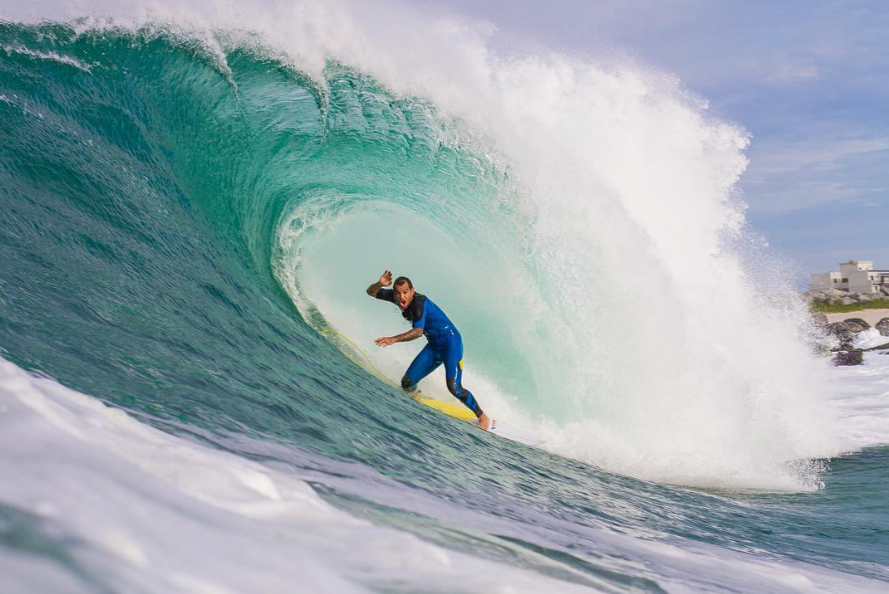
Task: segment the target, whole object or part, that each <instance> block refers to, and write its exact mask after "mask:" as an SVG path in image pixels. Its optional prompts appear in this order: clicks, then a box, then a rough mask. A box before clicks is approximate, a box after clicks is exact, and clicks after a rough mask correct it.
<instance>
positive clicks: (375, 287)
mask: <svg viewBox="0 0 889 594" xmlns="http://www.w3.org/2000/svg"><path fill="white" fill-rule="evenodd" d="M391 284H392V272H391V271H389V270H387V271H386V272H384V273H383V274H382V275H381V276H380V280H378V281H377V282H375V283H374V284H372V285H371V286H369V287H368V288H367V294H368V295H370V296H371V297H376V296H377V293H378V292H379V290H380V289H382V288H383V287H388V286H389V285H391Z"/></svg>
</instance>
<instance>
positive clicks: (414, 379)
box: [367, 270, 491, 431]
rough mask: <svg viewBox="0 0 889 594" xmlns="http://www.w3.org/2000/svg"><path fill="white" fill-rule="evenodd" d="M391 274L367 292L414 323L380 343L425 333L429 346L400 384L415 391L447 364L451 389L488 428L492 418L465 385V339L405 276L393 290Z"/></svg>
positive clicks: (383, 343)
mask: <svg viewBox="0 0 889 594" xmlns="http://www.w3.org/2000/svg"><path fill="white" fill-rule="evenodd" d="M389 285H392V273H391V272H390V271H388V270H387V271H385V272H384V273H383V274H382V276H380V280H379V281H377V282H375V283H374V284H372V285H371V286H369V287H368V288H367V294H368V295H370V296H371V297H375V298H377V299H381V300H383V301H391V302H392V303H394V304H395V305H397V306H398V307H399V308H400V309H401V316H402V317H403V318H404V319H406V320H407V321H409V322H411V326H412V327H411V329H410V330H408V331H407V332H404V333H403V334H398V335H396V336H384V337H382V338H378V339H377V340H376V343H377V345H379V346H381V347H387V346H389V345H390V344H394V343H396V342H407V341H410V340H416V339H417V338H420V336H426V340H427V341H428V342H427V343H426V346H425V347H423V350H421V351H420V352H419V354H417V356H416V357H415V358H414V360H413V362H412V363H411V364H410V366H409V367H408V368H407V371H406V372H405V373H404V377H403V378H402V379H401V387H402V389H403V390H405V391H406V392H413V391H414V390H416V389H417V384H418V383H420V380H422V379H423V378H424V377H426V376H427V375H429V374H430V373H432V372H433V371H434V370H435V368H436V367H438V366H439V365H441V364H442V363H444V366H445V378H446V380H447V384H448V390H449V391H450V393H451V394H453V395H454V396H455V397H456V398H457V399H459V400H460V402H462V403H463V404H465V405H466V407H467V408H469V410H471V411H472V412H473V413H475V416H476V417H478V426H479V428H481V429H484V430H485V431H487V430H488V429H489V428H490V427H491V419H490V418H488V415H486V414H485V413H484V411H482V409H481V407H480V406H479V404H478V402H477V401H476V399H475V397H474V396H473V395H472V392H470V391H469V390H467V389H466V388H464V387H463V384H462V378H463V338H462V337H461V336H460V333H459V332H458V331H457V327H456V326H454V324H453V323H452V322H451V320H449V319H448V317H447V316H446V315H445V313H444V312H443V311H442V310H441V308H440V307H438V306H437V305H435V303H433V302H432V300H431V299H429V298H428V297H426V296H425V295H421V294H420V293H417V292H416V291H414V285H413V283H411V280H410V279H409V278H407V277H406V276H399V277H398V278H396V279H395V284H394V287H393V288H392V289H384V288H383V287H388V286H389Z"/></svg>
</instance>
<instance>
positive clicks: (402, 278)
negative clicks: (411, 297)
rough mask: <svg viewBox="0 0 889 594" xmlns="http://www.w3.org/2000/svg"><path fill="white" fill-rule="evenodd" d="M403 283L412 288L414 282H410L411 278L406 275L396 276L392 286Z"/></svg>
mask: <svg viewBox="0 0 889 594" xmlns="http://www.w3.org/2000/svg"><path fill="white" fill-rule="evenodd" d="M404 283H407V286H408V287H409V288H411V289H413V288H414V283H412V282H411V279H409V278H408V277H406V276H399V277H398V278H396V279H395V283H394V284H393V286H395V287H397V286H398V285H403V284H404Z"/></svg>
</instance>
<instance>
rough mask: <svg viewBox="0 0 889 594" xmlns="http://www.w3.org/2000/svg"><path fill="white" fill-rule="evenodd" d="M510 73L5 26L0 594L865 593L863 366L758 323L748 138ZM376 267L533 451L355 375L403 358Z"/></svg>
mask: <svg viewBox="0 0 889 594" xmlns="http://www.w3.org/2000/svg"><path fill="white" fill-rule="evenodd" d="M424 11H425V12H424ZM497 39H498V38H497V37H496V36H495V35H494V34H493V32H492V31H491V30H490V28H488V27H487V26H485V25H484V24H478V23H472V22H468V21H465V20H460V19H455V18H453V17H445V16H442V15H441V14H439V13H437V12H435V11H433V10H432V9H431V8H426V9H422V10H421V9H417V8H410V7H405V6H399V5H394V4H385V3H380V4H375V5H373V6H369V5H365V4H357V3H348V2H324V3H320V2H318V3H316V2H299V3H277V2H255V3H252V4H247V3H244V4H242V5H239V6H235V5H233V4H229V3H224V2H192V3H184V2H183V3H177V2H172V1H171V2H166V3H164V2H160V3H146V4H140V3H113V4H112V3H107V4H106V5H103V3H101V2H94V3H81V4H80V5H79V6H78V8H77V9H73V10H72V9H71V8H70V7H69V6H68V5H56V4H54V3H39V2H38V3H33V4H28V5H27V6H24V5H23V6H17V5H15V4H13V3H6V2H4V3H2V4H0V215H2V216H0V357H2V360H0V591H2V592H194V593H205V592H207V593H210V592H212V593H217V592H294V591H295V592H337V593H339V592H503V593H512V592H723V591H732V592H887V591H889V552H887V551H889V499H887V497H886V495H885V494H886V492H887V490H889V445H887V444H889V379H887V378H889V357H886V356H884V355H880V354H877V353H869V354H868V355H867V357H866V360H865V365H864V366H862V367H860V368H855V369H834V368H832V367H831V366H830V364H829V361H827V360H825V359H823V358H821V357H819V356H818V355H817V354H815V351H816V349H814V348H813V340H814V338H815V337H814V334H813V330H812V328H811V327H810V325H809V322H808V320H807V316H806V314H805V312H804V308H803V306H802V305H801V304H800V303H799V302H798V300H797V299H796V298H795V297H794V296H793V294H792V292H791V291H790V290H789V289H787V290H784V291H770V292H769V293H767V294H764V293H763V292H762V291H759V290H757V287H759V286H764V285H767V286H769V287H775V286H780V279H781V278H783V277H782V273H783V271H784V270H785V269H786V266H787V265H786V264H784V263H782V262H781V261H780V260H778V259H777V258H775V257H774V256H772V255H770V254H769V252H768V249H767V248H766V247H765V246H764V242H763V241H762V240H761V239H760V238H758V237H757V236H756V234H755V233H753V232H752V231H751V230H750V229H748V228H747V226H746V223H745V219H744V210H745V205H744V202H743V196H741V195H739V193H738V191H737V189H736V182H737V180H738V179H739V177H740V176H741V175H742V174H743V171H744V168H745V167H746V163H747V161H746V157H745V155H744V150H745V148H746V146H747V144H748V143H749V141H750V139H749V137H748V135H747V133H746V132H745V131H744V130H743V128H742V127H741V126H740V125H738V124H735V123H732V122H726V121H724V120H720V119H719V118H717V117H714V116H713V115H711V114H710V113H709V111H708V108H707V104H706V101H705V100H704V99H703V98H700V97H697V96H695V95H694V93H693V92H691V91H690V90H688V89H686V88H685V87H683V85H682V83H681V81H678V80H676V79H675V77H672V76H670V75H669V74H667V73H663V72H660V71H657V70H656V69H654V68H652V67H649V66H645V65H640V64H636V63H631V62H621V61H616V60H610V61H608V60H602V61H598V60H595V59H593V58H590V57H583V58H581V57H572V56H566V55H561V54H557V53H554V52H548V51H546V50H544V49H539V48H538V49H535V50H534V51H525V50H521V51H519V50H515V49H510V48H508V47H503V45H502V44H500V43H498V41H497ZM387 268H388V269H392V270H393V271H394V272H395V273H396V274H406V275H409V276H410V277H411V278H412V279H413V281H414V283H415V285H416V286H417V288H418V289H419V290H420V291H421V292H424V293H426V294H429V295H430V296H431V297H432V298H433V299H434V300H435V301H436V302H437V303H439V304H440V305H442V306H443V308H444V309H445V311H446V312H447V313H448V315H449V316H450V317H451V319H452V320H454V321H455V323H456V324H457V325H458V327H459V328H460V330H461V333H462V334H463V336H464V340H465V343H466V368H465V377H464V382H465V384H466V385H467V386H468V387H470V388H471V389H472V390H473V392H474V393H475V395H476V396H477V398H478V399H479V401H480V402H481V404H482V406H483V407H484V408H485V409H486V410H487V411H488V412H489V413H491V414H492V416H495V417H497V418H501V419H503V420H505V421H508V422H510V423H512V424H514V425H517V426H520V427H522V428H523V429H526V430H528V431H531V432H533V433H535V434H538V435H540V436H541V437H544V438H545V439H546V440H547V442H546V444H545V445H544V446H542V447H541V448H528V447H525V446H522V445H520V444H517V443H513V442H509V441H506V440H503V439H500V438H497V437H496V436H493V435H489V434H486V433H484V432H481V431H479V430H478V429H476V428H474V427H473V426H471V425H469V424H465V423H461V422H458V421H455V420H453V419H450V418H448V417H444V416H441V415H439V414H437V413H435V412H434V411H431V410H427V409H425V408H424V407H420V406H418V405H416V404H415V403H414V402H412V401H411V400H410V399H408V398H406V397H405V396H404V395H402V394H401V393H400V391H399V390H397V389H396V388H394V387H392V386H391V385H389V384H388V383H386V382H385V381H381V379H380V378H379V377H377V374H375V373H371V372H370V371H369V370H368V368H369V367H370V366H369V365H367V364H364V365H357V364H356V363H355V361H354V360H353V359H354V353H352V352H349V351H348V349H343V348H342V346H343V345H342V341H341V340H337V339H336V337H337V336H346V337H348V338H349V340H351V341H352V342H354V344H355V345H357V347H358V348H359V349H360V350H361V351H362V352H363V353H364V354H365V355H366V356H367V357H368V360H367V361H369V362H370V364H371V365H372V366H373V367H374V368H376V369H378V370H380V371H381V372H382V373H383V374H384V375H386V376H388V377H389V378H394V379H397V378H399V377H400V375H401V374H402V372H403V369H404V368H405V366H406V365H407V364H408V363H409V362H410V360H411V358H412V357H413V355H414V354H415V353H416V352H417V350H419V348H420V347H421V346H422V344H420V342H422V341H420V342H415V343H409V344H400V345H394V346H392V347H389V348H386V349H378V348H376V347H375V346H374V344H373V339H374V338H376V337H378V336H383V335H391V334H394V333H396V332H401V331H403V329H404V328H405V325H404V322H403V320H402V319H401V318H400V317H399V316H398V315H397V311H396V310H395V309H394V308H392V307H391V305H387V304H384V303H381V302H377V301H375V300H372V299H369V298H368V297H367V296H366V295H365V294H364V289H365V288H366V286H367V285H369V284H370V283H372V282H374V281H375V280H376V279H377V278H378V277H379V275H380V273H381V272H382V271H383V270H384V269H387ZM334 331H335V332H334ZM440 375H441V374H440V373H436V374H433V375H432V376H430V378H428V379H427V380H425V382H424V383H423V384H422V388H423V390H424V392H427V393H430V394H432V395H436V396H440V397H442V398H448V397H449V396H448V394H447V392H446V390H445V387H444V381H443V378H442V377H439V376H440Z"/></svg>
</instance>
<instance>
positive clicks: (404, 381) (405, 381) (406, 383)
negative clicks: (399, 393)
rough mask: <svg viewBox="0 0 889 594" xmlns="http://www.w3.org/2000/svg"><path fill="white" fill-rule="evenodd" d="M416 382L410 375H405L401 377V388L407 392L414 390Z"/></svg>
mask: <svg viewBox="0 0 889 594" xmlns="http://www.w3.org/2000/svg"><path fill="white" fill-rule="evenodd" d="M414 387H415V386H414V382H413V380H411V378H410V377H409V376H407V375H406V376H404V377H403V378H401V389H402V390H404V391H405V392H413V391H414Z"/></svg>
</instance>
